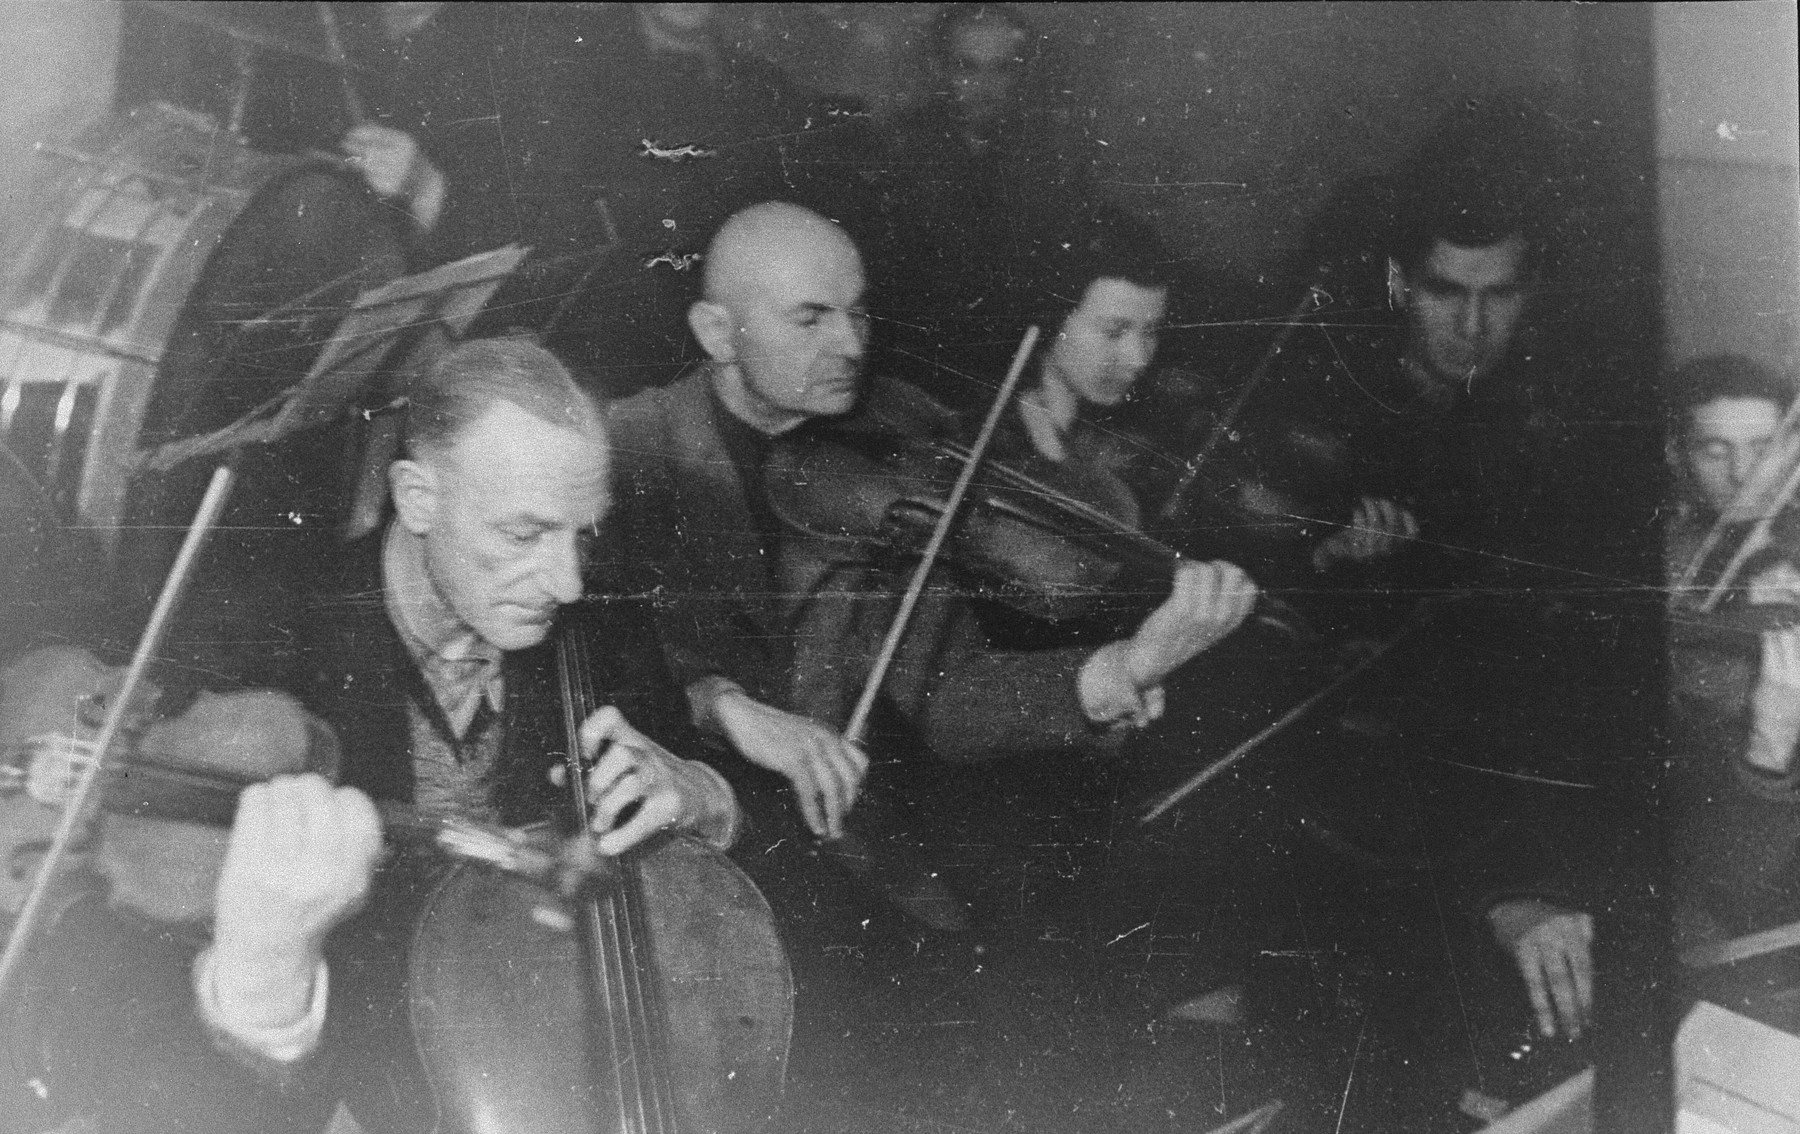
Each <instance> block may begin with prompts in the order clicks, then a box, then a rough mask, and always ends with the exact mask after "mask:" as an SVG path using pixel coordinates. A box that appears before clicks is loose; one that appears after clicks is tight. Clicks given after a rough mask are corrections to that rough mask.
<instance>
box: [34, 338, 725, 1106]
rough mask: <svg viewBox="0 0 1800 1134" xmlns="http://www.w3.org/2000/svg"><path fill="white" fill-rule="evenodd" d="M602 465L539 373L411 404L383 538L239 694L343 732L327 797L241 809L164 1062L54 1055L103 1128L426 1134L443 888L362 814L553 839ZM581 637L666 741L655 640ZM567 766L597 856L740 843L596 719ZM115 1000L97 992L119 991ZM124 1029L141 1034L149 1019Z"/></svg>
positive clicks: (455, 388)
mask: <svg viewBox="0 0 1800 1134" xmlns="http://www.w3.org/2000/svg"><path fill="white" fill-rule="evenodd" d="M608 464H609V453H608V443H607V436H606V431H605V429H604V427H603V424H602V419H601V416H600V413H599V411H598V409H597V408H596V407H595V406H594V405H593V404H592V403H591V402H590V400H589V399H588V397H587V396H586V395H585V394H584V393H583V392H582V391H581V390H580V388H579V387H578V386H577V385H576V384H575V383H574V382H573V380H572V379H571V378H570V376H569V374H568V372H567V371H566V370H565V369H564V368H563V366H562V365H561V364H560V363H559V362H557V360H556V359H555V358H554V357H553V356H551V355H550V354H549V353H548V352H546V351H544V350H542V349H541V348H539V347H536V346H533V345H531V344H529V343H526V342H524V341H521V340H491V341H472V342H465V343H462V344H459V345H455V346H453V347H450V348H448V350H447V351H446V352H445V353H444V354H443V355H442V356H441V357H440V358H439V359H437V360H436V362H435V363H433V364H432V365H430V366H429V368H428V369H427V370H426V372H425V373H424V374H423V375H422V376H421V377H420V378H419V379H418V380H417V381H416V383H415V385H414V388H413V390H412V392H411V396H410V405H409V408H408V422H407V441H406V450H405V455H404V457H403V459H401V460H398V461H396V462H395V463H394V464H393V465H392V467H391V468H390V470H389V484H390V487H391V490H392V499H393V502H394V518H393V520H392V522H391V523H389V524H388V525H387V526H386V527H385V529H383V530H382V531H380V532H378V533H376V534H375V535H373V536H370V537H368V538H366V539H365V540H364V541H362V542H361V543H360V544H359V545H354V546H351V547H349V548H346V549H345V550H344V554H343V557H342V561H341V563H339V564H338V565H336V566H335V567H334V568H333V569H332V571H331V572H330V573H329V574H328V575H327V576H326V577H325V578H323V579H321V580H320V585H319V586H318V588H317V589H316V590H315V592H314V593H313V594H311V595H310V596H308V597H307V599H306V600H305V604H304V610H303V611H301V612H300V613H299V616H298V617H296V618H295V619H293V620H292V621H287V622H285V623H283V622H279V621H278V622H276V623H275V624H274V625H272V626H271V629H273V630H275V631H276V632H277V633H276V634H275V635H274V636H273V637H272V639H271V640H272V641H274V642H277V643H280V644H279V645H277V646H276V647H275V648H274V649H273V650H272V651H271V654H272V655H273V656H272V657H271V659H270V660H271V663H272V664H271V672H270V674H267V675H257V677H258V678H259V679H258V680H255V681H254V682H253V683H254V684H281V681H280V680H279V679H280V677H281V676H282V675H283V673H285V676H286V678H287V680H286V683H285V688H287V689H289V690H291V691H292V692H294V693H295V694H296V695H298V696H299V698H300V700H301V701H302V702H303V703H304V704H305V705H306V707H307V708H308V709H309V710H311V711H312V712H313V713H315V714H317V715H318V716H319V717H321V718H323V719H324V720H325V721H326V722H327V723H329V724H330V725H332V726H333V728H334V729H335V730H336V733H337V735H338V737H339V739H340V741H341V744H342V747H343V752H344V758H343V761H342V766H341V777H340V782H338V783H337V784H333V783H331V782H329V781H328V780H327V779H325V778H324V777H322V776H320V775H317V774H311V773H307V774H301V775H293V776H282V777H277V778H275V779H273V780H270V781H268V782H264V783H260V784H255V785H253V786H251V787H249V788H247V789H245V790H244V792H243V795H242V797H241V800H240V802H239V807H238V811H237V817H236V821H235V823H234V824H233V826H232V829H231V834H230V838H229V843H228V844H227V846H226V848H225V851H224V859H223V866H222V869H221V870H220V872H219V881H218V886H217V892H216V902H215V904H214V909H213V921H212V933H211V940H210V944H209V945H208V946H207V947H206V948H205V950H204V951H203V952H201V953H200V955H199V957H198V958H197V959H196V960H195V962H194V965H193V985H192V988H193V993H192V998H191V1000H190V1001H189V1003H188V1004H186V1005H180V1004H177V1005H174V1006H173V1008H172V1010H175V1011H178V1012H179V1013H180V1015H179V1018H177V1019H173V1020H161V1021H152V1022H150V1023H149V1024H146V1025H144V1026H142V1027H141V1028H136V1030H134V1026H121V1029H120V1030H121V1032H122V1033H123V1034H125V1035H128V1036H129V1041H130V1042H133V1043H137V1044H141V1045H144V1046H145V1047H146V1048H150V1049H152V1050H135V1051H126V1052H124V1053H123V1054H122V1058H117V1059H115V1058H109V1057H116V1056H120V1055H121V1053H120V1052H119V1051H118V1050H117V1048H118V1046H119V1045H118V1043H117V1042H112V1041H109V1040H108V1039H107V1033H106V1031H105V1030H104V1029H100V1028H98V1027H96V1026H95V1023H96V1021H93V1020H90V1021H89V1024H88V1030H87V1031H85V1032H83V1031H81V1030H80V1029H79V1028H78V1027H76V1025H72V1024H63V1025H58V1026H57V1029H53V1034H52V1036H51V1038H50V1040H49V1041H48V1043H49V1049H50V1050H53V1051H54V1050H61V1051H62V1053H63V1054H64V1055H65V1056H66V1057H67V1058H68V1059H69V1060H70V1061H71V1064H70V1066H71V1068H72V1069H73V1070H72V1074H75V1075H79V1074H80V1073H81V1070H82V1064H83V1062H84V1061H87V1060H92V1061H97V1064H96V1066H95V1067H94V1068H93V1069H92V1074H93V1077H94V1080H95V1081H94V1082H90V1083H88V1084H86V1085H85V1087H84V1088H83V1089H85V1090H91V1091H93V1092H94V1094H95V1095H96V1097H97V1113H96V1114H95V1117H96V1118H97V1119H98V1120H99V1121H100V1122H101V1124H102V1126H101V1128H104V1129H114V1128H115V1127H114V1125H110V1124H112V1123H116V1124H117V1127H116V1128H119V1129H174V1128H176V1127H177V1126H179V1127H180V1128H182V1129H195V1128H201V1129H205V1128H210V1127H209V1126H208V1125H207V1124H208V1123H217V1124H218V1128H219V1129H221V1130H228V1129H241V1128H242V1127H241V1126H239V1125H237V1123H238V1122H240V1121H242V1120H244V1119H245V1118H246V1116H250V1115H261V1114H263V1113H264V1112H265V1111H266V1113H267V1114H269V1115H279V1114H282V1113H284V1111H285V1113H288V1114H290V1115H307V1114H310V1115H311V1116H312V1118H313V1119H314V1120H315V1121H316V1120H317V1118H318V1117H319V1115H318V1113H317V1108H318V1106H319V1105H321V1100H323V1105H325V1106H327V1107H329V1105H330V1102H331V1100H334V1099H337V1098H344V1099H345V1100H346V1101H347V1102H348V1103H349V1105H350V1107H351V1110H352V1112H353V1113H354V1114H355V1115H356V1118H357V1120H358V1121H359V1122H360V1123H361V1124H362V1126H363V1128H364V1129H367V1130H369V1131H371V1132H376V1131H389V1130H412V1129H426V1128H435V1127H434V1125H433V1124H434V1122H436V1121H438V1120H439V1119H440V1118H441V1116H440V1115H438V1114H437V1106H438V1103H437V1101H436V1099H435V1098H434V1096H433V1094H432V1093H431V1092H430V1091H429V1090H427V1089H426V1087H425V1085H424V1083H423V1081H422V1076H419V1075H417V1068H416V1067H414V1066H409V1064H410V1061H411V1060H412V1058H413V1057H412V1050H413V1049H412V1045H411V1043H410V1041H409V1036H410V1031H409V1025H407V1024H406V1023H405V1022H404V1021H405V1019H406V1011H405V1006H404V1002H403V1001H402V1002H399V1003H398V1006H397V1008H396V1000H395V997H396V996H397V995H399V994H400V991H399V990H400V989H401V988H402V982H403V981H404V979H405V965H406V953H407V942H408V941H409V939H410V932H409V928H408V927H409V925H410V919H411V917H412V916H414V913H415V912H416V910H417V908H418V904H417V903H418V901H419V900H420V899H421V898H423V897H424V896H425V894H426V893H427V892H428V891H429V887H430V884H431V877H430V874H431V871H430V868H429V867H428V866H426V865H423V864H420V863H411V864H410V865H409V860H407V859H405V858H403V859H402V860H400V861H398V862H396V863H394V864H393V865H391V866H389V867H388V868H386V869H383V870H380V871H378V870H377V865H378V862H379V861H380V859H381V856H382V851H381V846H382V822H381V820H380V819H379V818H378V815H377V810H376V806H375V803H376V802H377V801H379V802H381V803H384V804H388V803H392V804H402V805H410V806H411V808H412V810H413V811H414V812H415V813H418V814H421V815H423V816H425V817H427V818H444V819H467V820H477V821H488V822H498V823H504V824H508V825H514V824H521V823H528V822H531V821H534V820H536V819H539V818H542V817H543V816H545V815H546V814H548V813H549V810H550V807H551V806H552V804H551V801H552V800H553V799H554V798H555V796H554V791H555V788H554V785H553V784H551V783H550V782H549V781H550V779H551V772H550V770H551V769H552V768H553V767H554V766H556V764H557V759H558V758H557V755H556V754H557V752H558V750H559V748H560V747H562V744H563V742H562V741H561V739H560V737H561V735H562V732H561V723H560V722H561V719H562V717H561V714H562V712H563V706H562V701H561V699H560V698H559V697H558V696H557V693H556V687H555V685H554V666H553V664H552V663H553V658H552V652H553V651H552V650H551V649H550V648H549V647H550V646H551V645H553V643H550V642H548V639H549V638H550V636H551V632H552V629H553V627H554V626H555V625H556V624H557V622H558V618H557V615H558V610H559V608H561V607H563V606H565V605H567V604H570V603H572V602H574V601H575V600H576V599H578V598H579V597H580V596H581V593H582V591H581V583H582V571H581V561H582V554H583V547H584V544H585V542H586V541H587V540H588V538H589V537H590V535H591V534H592V532H593V531H594V529H595V526H596V525H597V524H598V522H599V521H600V520H601V518H602V516H603V515H604V513H605V512H606V509H607V506H608V485H607V475H608ZM615 630H616V632H615ZM581 632H585V633H589V634H590V635H592V636H593V645H594V646H595V647H596V650H598V651H605V653H606V655H607V657H608V658H609V659H611V661H610V662H606V661H603V662H602V663H600V666H599V673H600V675H601V681H600V684H601V686H602V688H603V689H605V690H606V691H607V692H608V693H609V694H611V695H614V696H615V704H617V705H623V706H625V707H627V708H629V709H630V710H631V711H632V712H633V713H634V714H649V715H650V716H651V717H654V715H655V712H656V708H657V700H656V699H657V696H658V694H659V693H660V691H661V690H662V689H664V688H667V687H666V686H664V685H659V683H658V680H657V679H658V678H659V677H660V676H661V675H660V670H659V668H658V666H657V665H656V661H655V659H656V654H655V647H654V643H653V641H652V640H651V639H650V638H649V637H648V635H645V636H644V637H643V638H642V639H641V643H640V640H639V639H635V638H634V637H633V636H632V635H633V631H632V630H631V628H630V627H629V625H627V624H624V623H620V624H618V625H617V627H616V628H615V626H614V625H613V624H612V623H608V624H607V625H606V626H605V627H604V628H594V627H583V628H582V630H581ZM289 643H292V644H291V645H289ZM640 644H641V645H642V646H647V647H648V648H649V650H650V652H649V653H648V654H645V653H643V652H642V651H641V649H640V648H639V646H640ZM609 666H610V668H609ZM271 678H272V679H274V680H267V679H271ZM669 692H670V695H671V696H673V691H672V689H671V690H669ZM580 742H581V745H582V748H583V751H584V754H585V756H586V759H587V762H589V763H590V764H591V768H590V770H589V771H588V773H587V784H586V790H587V796H588V798H589V800H590V801H591V805H592V809H591V815H592V826H593V829H594V831H595V833H596V834H597V835H598V836H599V837H598V840H597V847H598V850H599V851H600V853H602V854H608V855H610V854H617V853H620V852H622V851H624V850H626V849H628V848H631V847H634V846H636V845H638V844H640V843H642V842H644V840H646V839H647V838H649V837H650V836H652V835H654V834H657V833H658V832H661V831H664V830H671V829H673V830H680V831H686V832H691V833H693V834H695V835H697V836H699V837H700V838H702V839H704V840H706V841H708V842H710V843H712V844H714V845H716V846H721V847H722V846H725V845H727V844H729V843H730V841H731V840H732V839H733V837H734V835H735V830H736V827H737V823H738V812H737V805H736V801H735V799H734V798H733V795H732V793H731V790H730V788H729V787H728V786H727V785H726V783H725V782H724V781H723V780H722V779H721V778H720V777H719V775H718V774H717V773H716V772H713V771H712V770H710V769H709V768H707V767H705V766H704V765H702V764H698V763H695V762H692V761H688V760H683V759H680V758H677V757H675V756H673V755H671V754H670V753H669V752H668V751H666V750H665V749H663V748H662V747H660V746H659V745H657V744H656V743H655V742H653V741H651V740H649V739H648V738H647V737H646V736H644V735H643V734H642V733H640V732H638V731H637V729H636V728H634V727H633V726H632V725H631V724H630V723H628V722H627V720H626V717H625V715H624V714H623V713H622V712H621V711H620V709H619V708H617V707H608V708H604V709H601V710H599V711H597V712H595V713H593V714H592V715H591V716H589V717H588V718H587V719H586V720H585V721H584V722H583V723H582V725H581V729H580ZM359 909H362V911H363V912H362V913H361V914H360V916H357V915H358V911H359ZM353 916H355V918H356V920H355V921H354V922H352V923H351V924H348V925H346V924H345V923H346V921H347V920H349V919H352V918H353ZM107 975H109V974H87V975H86V977H85V979H86V980H87V981H89V982H90V983H94V984H97V985H98V986H100V987H102V988H105V987H111V985H110V984H108V982H107V981H106V980H105V979H104V978H105V977H106V976H107ZM164 983H166V982H164ZM132 1003H136V1001H133V1000H130V999H128V1000H127V1001H126V1004H127V1005H130V1004H132ZM120 1011H121V1012H122V1013H123V1014H124V1018H125V1019H126V1020H128V1021H134V1022H135V1016H134V1011H135V1012H141V1011H142V1009H141V1008H140V1009H135V1010H134V1009H131V1008H129V1007H122V1008H121V1009H120ZM197 1022H198V1026H200V1027H203V1028H204V1030H205V1033H206V1035H207V1036H208V1037H210V1040H211V1042H212V1045H213V1046H215V1047H216V1048H217V1050H218V1052H220V1053H222V1054H221V1056H220V1057H219V1058H218V1059H216V1060H213V1061H210V1062H208V1063H207V1064H206V1065H205V1066H194V1067H188V1066H176V1067H174V1068H172V1069H171V1068H166V1067H161V1066H160V1065H159V1064H158V1062H157V1060H158V1059H159V1058H161V1055H160V1053H161V1052H162V1051H163V1049H165V1048H170V1047H171V1045H172V1046H173V1048H174V1049H180V1050H193V1049H195V1047H196V1045H195V1043H194V1041H193V1039H192V1036H191V1033H192V1032H193V1031H194V1028H195V1027H196V1024H197ZM70 1028H75V1029H76V1030H74V1031H73V1032H71V1031H70V1030H69V1029H70ZM59 1029H60V1030H59ZM84 1041H85V1045H84ZM59 1044H60V1045H61V1046H60V1049H59V1048H58V1045H59ZM200 1046H201V1047H204V1045H200ZM134 1061H143V1062H134ZM98 1064H106V1065H105V1066H100V1065H98ZM138 1070H142V1071H143V1073H144V1074H143V1076H138V1077H134V1072H135V1071H138ZM239 1071H241V1072H242V1075H238V1074H237V1072H239ZM170 1076H175V1077H176V1078H174V1079H173V1082H174V1083H175V1084H176V1085H174V1086H170V1085H169V1082H168V1081H167V1080H169V1077H170ZM159 1078H161V1079H163V1080H165V1082H164V1083H163V1085H162V1086H161V1087H157V1086H155V1085H154V1083H153V1081H154V1080H157V1079H159ZM159 1108H166V1109H159ZM258 1121H259V1122H262V1121H264V1120H263V1119H261V1118H259V1119H258ZM268 1121H273V1119H269V1120H268ZM195 1124H198V1125H195ZM296 1124H297V1125H299V1126H300V1127H301V1128H304V1123H303V1122H298V1121H297V1123H296ZM263 1128H267V1126H266V1125H265V1126H264V1127H263ZM312 1129H315V1130H316V1129H318V1126H317V1125H314V1126H313V1127H312Z"/></svg>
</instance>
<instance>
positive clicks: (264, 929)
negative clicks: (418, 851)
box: [213, 773, 381, 1026]
mask: <svg viewBox="0 0 1800 1134" xmlns="http://www.w3.org/2000/svg"><path fill="white" fill-rule="evenodd" d="M380 857H381V820H380V818H379V817H378V816H377V814H376V811H375V805H374V804H373V803H371V802H370V801H369V797H368V796H366V795H364V794H363V793H362V792H360V791H357V790H356V789H355V788H341V787H333V786H332V785H331V783H330V782H329V781H327V780H326V779H325V778H324V777H322V776H318V775H314V774H312V773H306V774H303V775H297V776H277V777H276V778H274V779H272V780H269V781H268V782H266V783H260V784H252V785H251V786H250V787H248V788H245V789H244V793H243V795H242V796H241V797H240V798H239V800H238V809H237V817H236V819H235V820H234V821H233V823H232V826H231V840H230V842H229V843H228V844H227V846H226V849H225V862H224V865H223V867H222V868H221V870H220V873H219V884H218V890H217V902H216V907H215V916H214V921H213V942H214V950H215V955H216V958H217V961H216V963H217V969H216V972H217V978H216V980H217V986H218V990H219V995H220V997H221V999H222V1000H223V1001H224V1002H226V1003H229V1004H233V1005H235V1011H236V1012H237V1014H238V1015H239V1017H240V1018H245V1019H254V1020H257V1021H258V1022H260V1023H262V1024H265V1025H268V1026H276V1025H279V1024H282V1023H286V1022H288V1021H290V1020H292V1019H294V1018H296V1017H298V1016H299V1015H300V1014H301V1012H302V1011H303V1010H304V1008H305V1004H306V996H307V993H308V990H309V989H310V987H311V983H312V978H313V971H314V969H315V967H316V966H317V965H318V962H319V959H320V957H321V956H322V955H323V951H324V943H325V937H326V935H327V934H329V933H330V932H331V930H332V929H333V928H334V927H336V926H337V925H338V924H339V923H341V922H342V921H344V919H346V918H348V917H349V916H350V915H351V914H353V913H355V912H356V911H357V909H359V908H360V907H361V906H362V904H363V901H364V900H365V899H366V898H367V897H368V893H369V884H370V882H371V881H372V879H373V878H374V874H375V865H376V863H377V861H378V860H379V859H380Z"/></svg>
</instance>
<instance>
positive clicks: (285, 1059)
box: [194, 946, 331, 1073]
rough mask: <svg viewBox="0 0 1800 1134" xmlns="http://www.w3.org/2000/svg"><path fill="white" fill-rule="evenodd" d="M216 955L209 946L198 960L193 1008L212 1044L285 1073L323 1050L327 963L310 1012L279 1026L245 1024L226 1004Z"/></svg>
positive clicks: (317, 975)
mask: <svg viewBox="0 0 1800 1134" xmlns="http://www.w3.org/2000/svg"><path fill="white" fill-rule="evenodd" d="M213 957H214V954H213V949H212V947H211V946H208V947H207V948H206V949H205V950H203V951H202V952H201V954H200V955H199V956H198V957H196V958H195V959H194V1005H195V1009H196V1011H198V1012H199V1014H200V1020H201V1022H202V1023H204V1024H205V1025H206V1028H207V1031H208V1032H210V1033H211V1034H212V1037H213V1042H214V1043H216V1044H217V1045H218V1046H219V1047H220V1048H221V1049H222V1050H224V1051H225V1052H226V1053H228V1054H230V1055H233V1056H235V1057H237V1058H239V1059H240V1061H245V1060H247V1061H248V1062H250V1063H251V1064H252V1065H253V1066H254V1065H262V1066H264V1067H266V1068H267V1069H268V1070H270V1071H273V1072H276V1073H280V1072H281V1071H284V1070H287V1069H289V1068H292V1067H293V1066H294V1065H295V1064H297V1063H299V1062H300V1061H301V1060H302V1059H305V1058H306V1057H307V1056H309V1055H311V1054H312V1053H313V1052H314V1051H317V1050H318V1047H319V1041H320V1038H321V1037H323V1036H324V1034H325V1004H326V1001H327V1000H328V999H329V996H330V991H331V989H330V972H329V970H328V968H327V967H326V964H325V962H324V961H323V960H321V961H320V962H319V967H318V968H317V969H316V970H314V972H313V980H312V993H311V996H310V998H309V999H308V1002H307V1006H306V1014H305V1015H304V1016H301V1017H300V1018H299V1019H298V1020H295V1021H294V1022H293V1023H291V1024H283V1025H282V1026H281V1027H278V1028H262V1027H257V1026H255V1025H246V1024H245V1023H244V1022H243V1021H241V1020H235V1019H233V1018H232V1015H231V1011H230V1008H229V1006H228V1005H226V1004H224V1003H222V1002H221V1000H220V998H219V989H218V981H217V975H218V974H217V966H216V965H215V964H214V960H213Z"/></svg>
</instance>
